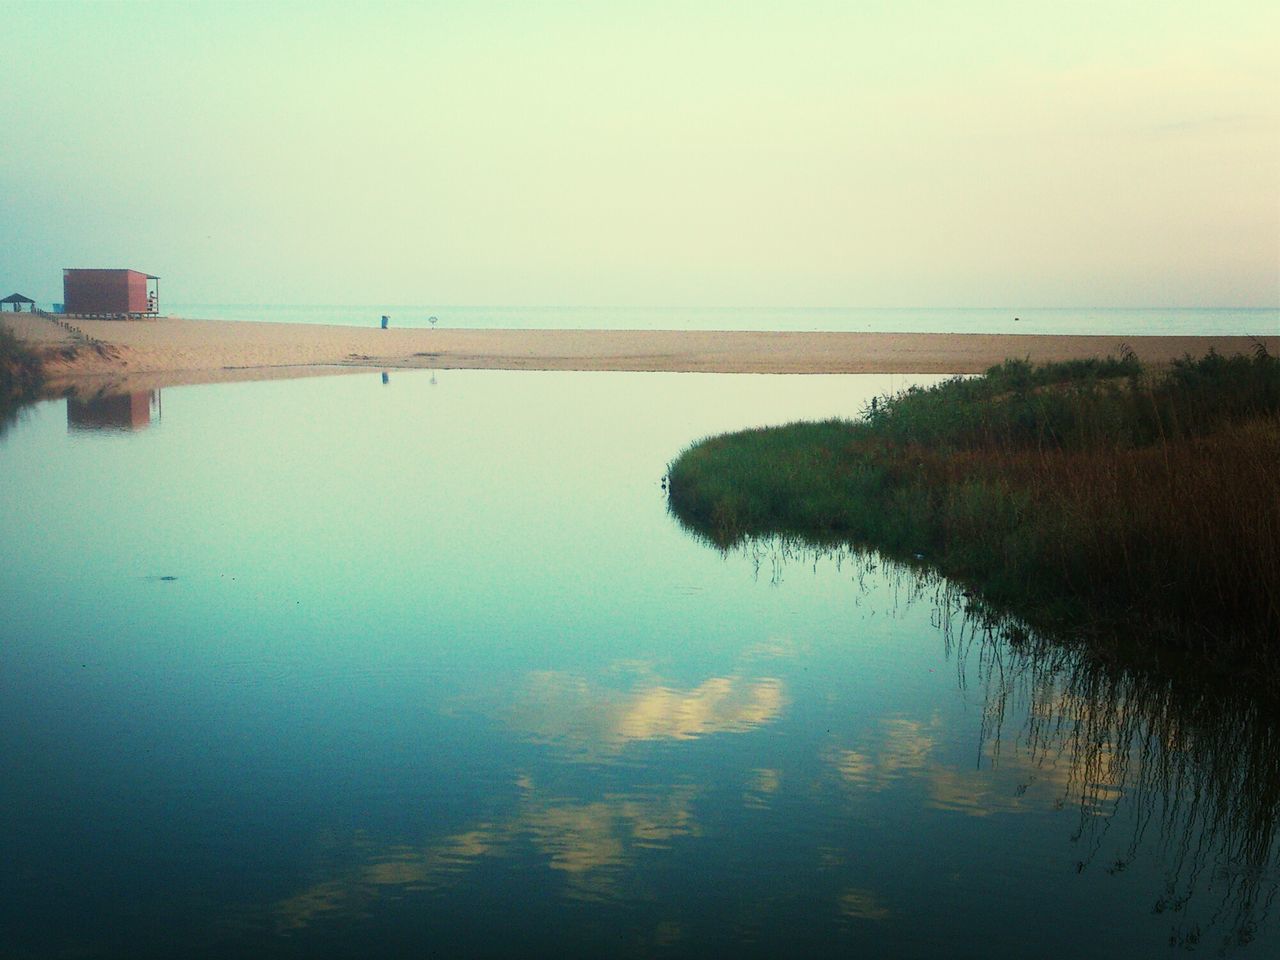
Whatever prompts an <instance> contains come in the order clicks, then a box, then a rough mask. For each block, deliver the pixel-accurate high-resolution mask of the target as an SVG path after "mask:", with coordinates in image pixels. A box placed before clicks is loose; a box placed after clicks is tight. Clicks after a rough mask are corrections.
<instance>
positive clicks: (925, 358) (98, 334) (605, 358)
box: [2, 313, 1280, 388]
mask: <svg viewBox="0 0 1280 960" xmlns="http://www.w3.org/2000/svg"><path fill="white" fill-rule="evenodd" d="M2 322H3V323H4V324H5V325H7V326H8V327H9V328H10V329H12V330H13V332H14V333H15V334H16V335H17V336H18V337H19V338H21V339H22V340H24V341H26V342H27V343H28V344H29V345H30V346H31V347H33V348H34V349H35V350H37V351H39V352H40V353H41V354H42V355H43V357H44V362H45V376H46V381H47V383H48V384H49V385H50V386H51V387H54V388H57V387H64V388H76V387H78V386H88V385H89V384H90V383H92V382H94V381H98V382H100V383H101V382H114V381H120V382H122V383H123V382H124V381H128V382H130V384H132V383H135V382H136V383H143V382H145V383H146V384H148V385H151V386H175V385H180V384H191V383H218V382H224V381H240V380H265V379H277V378H282V377H300V376H315V375H325V374H328V375H333V374H339V373H344V372H358V371H362V370H369V369H386V370H390V369H431V370H448V369H455V370H457V369H469V370H582V371H627V372H686V373H771V374H833V373H898V374H913V373H919V374H926V373H951V374H966V373H982V372H984V371H985V370H987V369H988V368H989V367H991V366H993V365H995V364H997V363H1000V362H1001V361H1003V360H1005V359H1009V358H1016V359H1024V358H1025V359H1029V360H1031V361H1032V362H1037V363H1043V362H1048V361H1057V360H1076V359H1086V358H1089V357H1098V358H1100V357H1105V356H1107V355H1112V356H1119V355H1120V354H1121V353H1122V352H1123V351H1124V350H1125V349H1126V348H1128V349H1131V350H1132V351H1133V353H1134V354H1135V355H1136V356H1137V357H1138V358H1139V359H1140V360H1141V361H1142V362H1143V363H1145V364H1148V365H1154V366H1161V365H1167V364H1168V363H1170V362H1172V361H1173V360H1175V359H1177V358H1179V357H1182V356H1185V355H1188V354H1190V355H1192V356H1202V355H1204V354H1205V353H1207V352H1208V351H1209V350H1210V349H1213V350H1216V351H1217V352H1219V353H1223V354H1235V353H1250V352H1252V351H1253V350H1254V349H1255V347H1256V345H1257V344H1259V343H1261V344H1263V345H1264V346H1265V347H1266V349H1267V350H1268V351H1269V352H1270V353H1272V354H1273V355H1275V354H1280V336H1267V337H1248V336H1185V335H1174V336H1158V335H1157V336H1151V335H1145V336H1099V335H1060V334H1023V333H1017V334H978V333H955V334H942V333H829V332H817V333H814V332H757V331H676V330H561V329H543V330H480V329H435V330H432V329H421V328H402V329H395V328H392V329H389V330H381V329H378V328H375V327H346V326H327V325H323V326H322V325H319V324H305V323H271V322H254V323H249V322H244V321H236V320H194V319H182V318H177V317H161V318H158V319H152V320H81V319H75V318H63V317H55V316H52V315H44V314H26V313H16V314H14V313H9V314H4V316H3V318H2Z"/></svg>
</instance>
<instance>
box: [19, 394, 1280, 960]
mask: <svg viewBox="0 0 1280 960" xmlns="http://www.w3.org/2000/svg"><path fill="white" fill-rule="evenodd" d="M935 379H937V378H924V377H912V378H904V377H891V376H842V377H832V376H823V377H782V376H732V375H702V374H624V373H520V372H506V371H440V372H437V373H431V372H429V371H391V372H390V373H389V374H388V376H387V377H385V378H383V377H382V376H380V375H378V374H377V373H373V374H370V375H363V374H361V375H349V376H344V377H326V378H318V379H312V380H297V381H285V382H280V381H277V382H269V383H244V384H231V385H215V386H201V387H182V388H172V389H165V390H162V391H156V392H154V393H152V392H148V393H144V394H140V395H138V396H135V397H131V398H129V399H128V401H127V402H125V401H124V400H122V399H114V400H106V399H103V398H81V399H80V400H72V401H67V400H53V401H46V402H43V403H41V404H39V405H38V406H36V407H35V408H32V409H31V410H29V411H28V412H27V413H26V415H25V416H24V417H23V418H22V419H21V420H20V421H19V422H18V424H17V425H16V426H14V427H12V428H11V429H10V430H9V431H8V433H7V434H6V435H4V436H3V437H0V537H2V538H3V539H2V541H0V542H3V543H5V544H6V564H5V569H6V573H5V576H4V578H3V581H0V631H2V632H0V765H2V766H0V772H2V773H3V777H2V778H0V809H4V810H6V811H7V812H8V815H7V816H6V817H5V818H4V819H3V820H0V849H3V850H5V851H6V855H5V857H4V858H3V861H2V862H0V893H3V897H2V898H0V955H14V956H24V955H35V956H57V955H76V956H90V957H165V956H173V955H182V956H191V957H200V956H209V957H215V956H216V957H235V956H244V957H249V956H253V957H273V956H279V957H294V956H307V957H317V956H333V957H340V956H398V955H402V954H404V953H410V952H414V953H419V954H423V953H427V954H434V953H439V954H443V955H453V956H494V955H504V954H506V955H510V954H556V955H560V956H587V955H600V954H604V953H608V954H619V955H624V956H627V955H633V956H650V955H662V956H705V955H708V954H713V953H723V954H729V955H760V956H766V955H768V956H775V955H777V954H779V953H781V952H784V951H786V952H805V953H810V954H813V955H817V956H823V955H846V954H849V953H852V952H863V953H866V954H867V955H873V956H877V955H891V956H901V957H939V956H948V957H955V956H974V957H1020V956H1025V955H1027V954H1029V953H1031V952H1032V951H1035V952H1037V953H1042V954H1044V955H1047V956H1057V957H1072V956H1080V957H1086V956H1087V957H1111V956H1114V957H1121V956H1124V957H1132V956H1150V955H1158V954H1159V953H1161V952H1164V951H1166V950H1167V948H1168V945H1169V944H1170V943H1171V942H1172V943H1173V944H1175V945H1184V946H1189V945H1197V944H1199V945H1202V946H1203V947H1204V948H1206V949H1216V948H1218V947H1220V946H1225V947H1227V948H1228V949H1232V950H1235V949H1237V948H1240V949H1242V950H1243V953H1244V955H1246V956H1268V955H1271V954H1273V953H1274V952H1275V951H1276V950H1278V949H1280V935H1278V934H1277V932H1276V931H1275V929H1274V927H1275V924H1273V923H1269V922H1268V917H1267V913H1268V909H1269V904H1270V899H1271V898H1272V897H1274V894H1275V892H1276V883H1277V880H1278V879H1280V877H1278V875H1277V872H1276V856H1275V854H1276V851H1275V841H1274V839H1273V837H1274V834H1273V830H1272V824H1273V823H1274V814H1275V811H1276V809H1277V807H1276V798H1277V796H1278V795H1280V791H1278V790H1277V787H1276V781H1277V776H1276V773H1275V770H1276V769H1277V766H1280V765H1277V764H1276V762H1275V759H1276V754H1275V751H1274V747H1273V746H1272V745H1271V744H1272V742H1273V741H1274V739H1275V738H1274V735H1273V734H1274V731H1273V728H1272V727H1271V725H1270V723H1269V722H1267V721H1266V720H1265V719H1264V718H1261V717H1259V716H1258V715H1257V714H1256V713H1252V712H1250V708H1249V706H1248V704H1247V703H1246V704H1237V703H1230V702H1224V703H1220V704H1210V705H1208V706H1206V705H1204V704H1199V705H1196V706H1194V707H1192V706H1188V705H1187V704H1185V703H1182V702H1181V701H1179V700H1178V699H1177V697H1176V696H1174V695H1172V694H1170V693H1169V691H1168V690H1167V689H1165V688H1163V687H1160V686H1159V685H1158V684H1156V683H1153V682H1152V681H1149V680H1147V681H1142V682H1139V681H1137V680H1132V679H1128V678H1126V677H1125V676H1124V675H1118V674H1113V673H1098V672H1095V671H1092V670H1090V669H1089V668H1088V667H1087V666H1082V665H1081V664H1080V663H1079V662H1077V661H1076V660H1074V659H1073V658H1072V657H1071V656H1069V655H1066V654H1061V653H1056V652H1054V651H1053V650H1051V649H1048V648H1045V647H1041V646H1038V645H1036V644H1035V643H1032V642H1029V641H1027V640H1026V639H1025V638H1023V637H1022V636H1021V635H1019V634H1017V633H1016V632H1015V633H1013V634H1009V633H1008V632H1004V631H1000V630H995V631H993V632H988V631H984V630H983V629H982V628H981V625H979V624H976V623H975V622H974V621H973V620H972V618H971V617H968V616H967V615H966V613H965V609H964V606H965V604H964V598H963V597H960V596H959V595H957V594H956V593H955V592H954V591H952V590H950V589H949V588H948V585H947V584H945V583H943V582H940V581H938V580H937V579H936V578H932V577H930V576H929V575H928V573H927V567H922V568H920V569H906V568H903V567H898V566H895V565H893V564H890V563H888V562H886V561H884V560H882V559H880V558H878V557H876V556H875V555H874V554H855V553H852V552H845V553H842V554H836V555H833V554H829V553H825V554H820V553H815V552H813V551H811V550H808V549H806V548H804V547H803V546H799V545H794V544H780V543H776V542H775V543H759V544H754V545H750V546H748V547H747V548H746V549H743V550H740V551H737V552H733V553H729V554H721V553H719V552H718V551H716V550H714V549H712V548H710V547H708V546H707V545H705V544H704V543H702V542H701V541H699V540H698V538H696V537H695V536H691V535H690V534H688V533H686V532H685V531H684V530H682V529H681V527H680V526H679V525H678V524H677V523H676V522H675V521H674V520H673V519H672V518H671V517H670V516H669V515H668V514H667V512H666V505H665V494H664V491H663V488H662V484H661V480H662V477H663V474H664V472H665V465H666V463H667V462H668V461H669V460H670V459H671V458H673V457H674V456H675V455H676V454H677V453H678V452H679V451H680V450H681V449H682V448H683V447H684V446H686V445H688V444H689V443H691V442H693V441H695V440H697V439H699V438H701V437H703V436H706V435H709V434H712V433H718V432H722V431H726V430H734V429H741V428H743V427H747V426H755V425H763V424H775V423H785V422H788V421H790V420H794V419H798V418H819V417H828V416H835V415H844V416H852V415H856V414H857V413H858V411H859V410H860V409H861V408H862V406H863V405H864V404H865V403H866V402H868V401H869V399H870V398H871V397H872V396H874V395H876V394H882V393H885V392H887V391H892V390H896V389H899V388H901V387H905V386H907V385H908V384H910V383H928V382H933V381H934V380H935ZM926 561H927V558H926ZM1246 941H1249V942H1246Z"/></svg>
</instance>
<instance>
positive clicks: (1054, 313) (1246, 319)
mask: <svg viewBox="0 0 1280 960" xmlns="http://www.w3.org/2000/svg"><path fill="white" fill-rule="evenodd" d="M164 310H165V312H166V313H171V314H175V315H177V316H182V317H190V318H199V319H214V320H244V321H270V322H275V323H319V324H340V325H348V326H376V325H377V324H378V323H379V320H380V318H381V316H382V315H383V314H386V315H388V316H389V317H390V318H391V325H392V326H393V327H428V326H431V323H430V320H431V318H432V317H435V318H436V321H437V326H439V327H442V328H443V327H450V328H469V329H478V330H498V329H515V330H538V329H560V330H789V331H835V332H850V333H863V332H886V333H1054V334H1099V335H1104V336H1142V335H1144V334H1145V335H1162V334H1163V335H1173V334H1183V335H1242V336H1276V335H1280V308H1275V307H1267V308H1256V309H1239V308H1200V307H1197V308H1180V309H1160V308H1150V309H1128V308H1126V309H1110V308H1109V309H1087V308H1073V307H1072V308H1068V307H1054V308H1042V307H1038V308H1031V307H1028V308H1014V307H1009V308H987V307H982V308H938V307H929V308H921V309H904V308H892V309H876V308H862V307H858V308H843V307H841V308H821V309H806V308H789V307H786V308H758V307H757V308H732V307H720V308H683V307H483V306H432V305H412V306H406V305H395V304H368V305H363V306H360V305H357V306H335V305H317V304H244V303H177V304H173V303H169V304H165V305H164Z"/></svg>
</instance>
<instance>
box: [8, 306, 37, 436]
mask: <svg viewBox="0 0 1280 960" xmlns="http://www.w3.org/2000/svg"><path fill="white" fill-rule="evenodd" d="M43 381H44V375H43V372H42V370H41V364H40V358H39V357H37V356H36V355H35V353H33V352H32V351H31V350H30V349H28V348H27V347H26V345H25V344H23V342H22V341H21V340H19V339H18V338H17V337H15V336H14V335H13V331H12V330H10V329H9V328H8V327H6V326H5V325H4V323H3V321H0V429H2V428H3V427H5V426H8V425H9V424H10V423H11V422H12V421H13V419H14V418H15V417H16V416H17V413H18V410H19V409H20V408H21V407H22V406H23V405H24V404H26V403H30V402H31V401H32V400H34V399H35V398H36V393H37V391H38V390H39V389H40V385H41V383H43Z"/></svg>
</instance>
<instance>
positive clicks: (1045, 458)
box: [669, 347, 1280, 659]
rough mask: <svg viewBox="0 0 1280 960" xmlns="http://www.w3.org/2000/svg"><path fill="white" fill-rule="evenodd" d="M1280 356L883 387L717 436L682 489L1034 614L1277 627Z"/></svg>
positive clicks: (1206, 628) (682, 472)
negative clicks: (929, 570)
mask: <svg viewBox="0 0 1280 960" xmlns="http://www.w3.org/2000/svg"><path fill="white" fill-rule="evenodd" d="M1277 464H1280V360H1278V359H1277V358H1275V357H1271V356H1269V355H1268V354H1267V353H1266V351H1265V350H1264V349H1262V348H1261V347H1259V348H1258V349H1257V351H1256V352H1255V354H1254V355H1252V356H1239V357H1223V356H1219V355H1217V354H1212V353H1211V354H1210V355H1208V356H1206V357H1203V358H1201V359H1198V360H1193V359H1190V358H1188V359H1185V360H1183V361H1180V362H1178V363H1176V364H1175V365H1174V366H1173V367H1172V368H1171V369H1168V370H1165V371H1161V372H1150V371H1146V370H1144V369H1143V368H1142V367H1141V366H1140V365H1139V363H1138V362H1137V361H1136V360H1135V359H1133V358H1132V357H1127V358H1122V359H1118V360H1117V359H1110V360H1106V361H1085V362H1074V363H1064V364H1049V365H1045V366H1039V367H1033V366H1031V365H1029V364H1027V363H1023V362H1016V361H1009V362H1006V363H1004V364H1002V365H1001V366H998V367H994V368H992V369H991V370H990V371H988V373H987V374H985V375H984V376H982V377H977V378H972V379H955V380H951V381H947V382H945V383H943V384H940V385H938V386H937V387H934V388H931V389H919V388H913V389H910V390H907V391H904V392H902V393H899V394H897V395H895V396H891V397H886V398H878V399H877V400H876V401H874V402H873V403H872V404H871V405H870V406H869V407H868V408H867V409H865V410H864V411H863V412H862V418H861V419H860V420H859V421H856V422H850V421H839V420H836V421H827V422H823V423H799V424H792V425H790V426H786V427H779V428H771V429H762V430H748V431H744V432H741V433H736V434H730V435H726V436H722V437H715V438H711V439H708V440H704V441H702V442H700V443H698V444H695V445H694V446H693V447H691V448H689V449H688V450H685V451H684V452H683V453H682V454H681V455H680V456H679V457H678V458H677V459H676V461H675V462H674V463H672V464H671V467H670V471H669V477H670V506H671V509H672V511H673V513H674V514H675V515H676V516H677V517H678V518H679V519H680V520H681V521H682V522H683V523H685V525H686V526H689V527H691V528H692V529H694V530H696V531H697V532H699V533H700V534H702V535H703V536H705V537H707V538H708V539H710V540H712V541H713V542H715V543H716V544H718V545H721V546H729V545H732V544H734V543H736V542H738V541H740V540H742V539H744V538H746V537H756V536H771V535H783V536H790V537H802V538H804V539H806V540H808V541H810V542H816V543H824V542H825V543H836V542H848V543H854V544H860V545H868V546H873V547H875V548H877V549H880V550H882V551H884V552H886V553H888V554H890V555H894V556H898V557H902V558H907V559H920V560H924V561H925V562H928V563H930V564H932V565H934V566H935V567H936V568H937V569H939V570H940V571H941V572H943V573H944V574H946V575H948V576H951V577H954V578H957V579H960V580H963V581H964V582H966V583H967V584H969V585H971V586H973V587H974V588H975V589H976V590H978V591H979V592H980V593H981V595H982V596H983V597H984V598H985V599H986V600H987V601H989V602H991V603H994V604H996V605H1000V606H1005V607H1008V608H1012V609H1015V610H1016V611H1017V612H1018V613H1019V614H1021V615H1023V616H1026V617H1027V618H1028V619H1029V620H1031V621H1032V622H1033V623H1036V624H1038V625H1041V626H1050V627H1054V628H1063V627H1065V628H1068V629H1072V630H1079V629H1088V630H1108V629H1113V628H1116V627H1119V628H1122V629H1129V628H1131V627H1135V626H1140V627H1141V628H1142V629H1143V630H1144V631H1146V632H1152V631H1154V632H1155V633H1157V634H1158V635H1160V636H1162V637H1165V638H1167V639H1168V640H1170V641H1173V642H1177V643H1180V644H1182V645H1191V646H1197V647H1200V648H1204V649H1208V648H1212V649H1213V650H1214V651H1215V652H1221V653H1228V652H1230V653H1232V654H1234V653H1239V652H1246V653H1247V654H1248V655H1249V657H1250V658H1251V659H1253V658H1254V656H1255V655H1256V654H1257V653H1258V652H1260V650H1261V649H1262V647H1263V646H1265V648H1266V651H1265V653H1266V656H1267V657H1268V658H1275V657H1276V656H1277V655H1278V654H1280V650H1273V649H1272V648H1275V647H1277V646H1278V641H1280V470H1278V469H1277Z"/></svg>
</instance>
